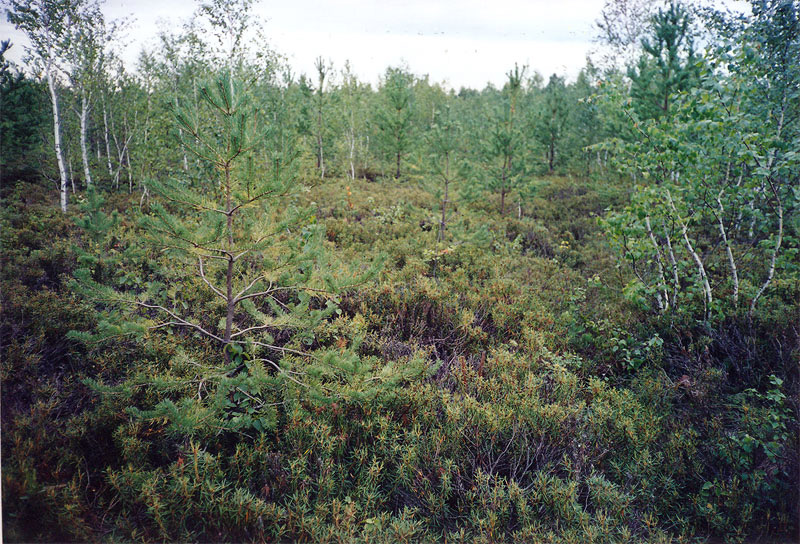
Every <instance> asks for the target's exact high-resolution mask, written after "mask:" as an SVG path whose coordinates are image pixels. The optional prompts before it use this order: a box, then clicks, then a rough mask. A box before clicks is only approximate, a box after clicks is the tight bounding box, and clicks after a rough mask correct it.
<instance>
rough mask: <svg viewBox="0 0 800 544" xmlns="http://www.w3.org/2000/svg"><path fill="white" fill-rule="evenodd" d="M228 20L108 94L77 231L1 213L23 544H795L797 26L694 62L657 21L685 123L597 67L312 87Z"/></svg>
mask: <svg viewBox="0 0 800 544" xmlns="http://www.w3.org/2000/svg"><path fill="white" fill-rule="evenodd" d="M236 5H240V6H242V7H243V8H247V7H249V6H250V3H249V2H227V1H226V2H216V3H213V4H208V5H206V6H205V7H204V8H203V11H202V13H205V15H203V17H207V19H201V20H195V21H194V22H193V23H192V24H190V25H189V26H188V27H187V28H186V29H185V31H181V32H180V33H179V34H175V35H168V34H165V35H163V36H162V42H161V44H160V46H159V47H158V48H157V50H156V51H155V52H150V53H145V55H143V57H142V61H141V65H140V70H139V72H138V73H137V74H136V76H135V77H134V76H133V75H132V74H129V73H127V72H125V71H124V70H120V71H119V72H118V73H116V74H111V73H110V72H109V73H106V74H105V75H106V76H107V77H108V80H107V81H105V80H104V81H105V82H99V84H100V90H101V91H103V92H102V93H101V94H102V96H103V99H102V100H101V102H100V103H99V104H98V106H97V107H95V108H94V110H93V116H94V117H93V118H92V123H91V124H90V126H93V127H94V129H95V132H94V134H93V138H94V140H93V141H94V143H95V144H100V145H99V149H100V157H101V158H107V159H113V160H109V161H108V163H107V164H106V165H105V166H107V168H97V169H96V170H99V171H103V172H105V171H107V172H108V176H107V177H106V176H105V174H103V175H102V177H101V178H100V179H98V183H97V184H96V187H94V188H93V189H92V190H87V191H86V192H84V193H79V194H77V195H75V198H76V200H77V201H78V203H79V206H76V208H75V211H73V212H71V214H70V215H68V216H64V215H63V214H61V213H60V212H58V211H57V209H56V208H55V206H54V205H53V204H52V200H53V196H54V195H52V194H51V193H50V192H49V191H48V188H47V187H45V186H44V185H41V186H40V185H31V184H28V183H24V182H17V181H16V180H14V182H13V183H12V184H11V185H4V187H3V189H2V191H1V192H0V196H1V197H2V207H1V208H0V236H1V237H2V238H1V239H0V242H1V243H2V248H3V255H2V264H3V266H2V271H0V292H2V295H3V300H2V305H3V306H2V310H3V311H2V314H0V383H1V384H2V392H1V393H2V395H0V400H1V401H2V407H1V408H2V417H3V420H2V424H3V433H2V453H3V455H2V458H3V467H2V469H3V470H2V476H3V478H2V502H3V516H4V518H3V521H4V528H5V529H4V531H5V533H4V535H3V536H4V539H5V540H8V541H53V540H57V541H92V540H98V539H99V540H113V541H118V540H119V541H148V542H149V541H237V542H250V541H252V542H265V541H275V542H285V541H312V542H365V543H366V542H386V543H389V542H432V541H442V542H451V541H458V542H487V543H488V542H541V543H583V542H620V543H621V542H692V541H700V540H705V539H707V538H708V537H713V538H724V539H728V540H734V541H736V540H742V539H745V538H747V537H748V536H750V535H766V536H767V537H769V538H773V537H774V538H780V536H781V535H784V534H793V531H796V528H797V523H798V520H797V512H796V510H795V508H794V505H796V504H797V499H798V489H799V488H798V485H797V477H798V473H797V467H798V463H800V461H799V460H798V451H797V448H796V447H795V444H794V442H795V438H796V436H797V433H798V417H797V402H796V401H797V399H796V396H797V395H796V392H797V387H798V376H797V345H798V333H797V327H796V323H797V322H800V305H798V301H799V300H800V296H799V295H800V281H798V275H797V273H798V270H799V269H798V265H797V263H796V260H797V259H796V257H797V255H798V251H800V250H799V249H798V247H797V244H798V237H799V236H798V234H799V233H798V231H797V213H796V211H797V199H798V192H797V188H796V185H797V183H796V180H797V172H798V162H797V157H798V155H797V154H796V152H795V148H796V145H795V144H796V140H797V126H798V124H797V114H798V111H797V104H796V100H795V98H796V93H797V88H798V86H797V75H798V71H797V66H796V63H795V62H794V61H795V59H796V57H797V55H796V54H795V53H796V49H797V40H796V39H795V36H796V35H798V33H796V32H794V30H796V25H797V17H796V15H797V12H796V10H795V9H794V6H793V5H790V3H781V2H776V3H766V4H763V5H762V4H758V5H755V6H754V9H753V15H752V17H749V18H743V19H741V20H733V19H727V18H725V17H722V16H719V15H718V14H717V15H716V16H714V18H712V19H708V20H703V21H702V22H705V23H706V24H707V29H708V30H709V31H713V33H714V34H713V40H714V41H713V43H712V45H713V47H711V48H709V49H708V54H707V57H706V60H705V62H704V63H703V67H702V70H700V69H697V70H695V68H696V67H695V68H692V66H690V65H689V63H688V59H689V57H690V56H691V55H690V54H689V51H690V50H691V48H690V47H688V45H687V44H688V43H689V41H688V38H689V35H690V34H691V32H689V28H688V26H681V25H684V23H687V21H688V19H687V18H686V14H685V13H684V12H683V11H682V9H683V8H679V7H676V6H672V7H668V8H666V9H664V10H662V11H661V12H659V14H658V15H657V17H656V19H655V20H654V21H655V22H654V25H653V26H651V28H650V30H651V34H650V38H649V40H648V42H647V44H646V47H645V50H644V53H643V55H644V58H645V59H646V60H647V66H648V67H647V69H648V70H650V71H652V73H653V74H656V75H658V74H662V75H663V74H664V73H666V72H660V71H659V70H661V69H662V68H663V69H665V70H666V71H667V72H669V74H667V75H668V76H669V77H673V76H674V78H677V79H674V78H673V79H669V78H668V79H667V80H665V79H663V78H662V79H659V78H658V77H657V78H655V80H654V81H655V82H656V83H658V84H659V85H661V84H664V85H666V86H664V85H662V88H661V90H664V89H665V88H668V89H669V97H668V98H669V104H668V111H669V116H667V115H661V114H658V115H656V114H654V113H653V112H652V111H651V112H650V113H648V112H647V111H646V110H647V108H648V105H647V104H648V100H651V99H652V98H653V96H655V95H654V94H652V93H651V94H648V92H644V91H648V89H645V88H644V87H642V86H641V85H642V84H644V81H643V80H640V81H638V82H637V81H635V77H637V76H636V75H634V81H633V91H632V92H629V86H628V84H629V83H630V82H629V81H628V80H626V79H625V77H624V75H623V74H621V73H619V72H617V73H603V74H602V77H601V74H600V72H599V71H598V70H596V69H594V68H593V67H592V66H591V65H590V66H587V68H586V70H585V71H584V72H583V73H582V75H581V76H580V77H579V79H578V81H576V82H574V83H572V82H566V81H564V80H562V79H560V78H558V77H554V78H551V79H550V82H549V83H548V85H547V86H543V81H542V80H541V77H540V76H534V77H532V78H530V80H529V81H525V77H524V70H521V69H519V68H517V69H515V70H514V71H512V72H510V73H509V81H508V84H507V85H506V87H505V88H504V89H502V90H497V89H494V88H492V87H491V86H489V87H487V88H486V89H484V90H483V91H473V90H468V89H465V90H462V91H461V92H459V93H458V94H456V93H453V92H450V93H448V92H445V91H444V90H443V89H442V88H441V87H440V86H438V85H436V84H431V83H430V82H429V80H428V79H427V78H425V77H422V78H419V77H414V76H412V75H411V74H410V73H408V72H406V71H404V70H389V71H388V72H387V74H386V79H385V80H384V82H383V86H382V87H381V88H380V89H379V90H378V91H377V92H373V90H372V89H371V88H370V87H369V85H366V84H363V83H360V82H359V81H358V80H357V79H356V78H355V77H354V76H353V75H352V73H350V72H349V71H348V70H345V76H344V81H342V82H341V83H338V82H337V81H336V79H335V78H334V77H330V78H328V77H327V72H326V77H322V78H320V79H319V80H318V81H319V82H320V83H319V85H318V86H317V87H316V89H315V88H313V87H312V86H311V85H310V84H309V82H308V80H307V78H305V77H304V76H300V77H295V76H294V75H293V74H292V73H291V72H290V71H289V70H288V69H285V67H284V66H282V65H281V63H280V62H278V61H277V60H276V58H275V57H273V56H271V54H270V53H269V52H266V53H265V54H264V56H262V57H260V60H256V59H255V57H254V56H252V55H250V54H249V53H248V51H247V49H246V48H245V47H244V44H245V43H246V40H244V41H238V42H236V41H235V40H236V39H237V36H241V35H244V31H245V30H246V29H247V28H250V27H248V25H249V19H248V18H247V13H239V14H234V15H236V17H232V18H227V17H225V16H223V15H224V14H225V13H228V12H227V11H226V10H229V9H231V7H232V6H236ZM245 11H246V10H245ZM673 23H674V24H673ZM204 25H211V26H210V27H208V26H204ZM669 25H672V26H673V27H674V28H669ZM225 28H228V29H233V30H234V31H235V32H234V34H231V36H230V37H231V38H233V41H231V42H225V40H224V38H225V37H226V36H227V34H225V30H224V29H225ZM237 29H238V30H237ZM209 30H210V31H211V34H210V35H211V36H212V37H222V38H223V40H222V41H220V42H219V43H208V42H207V40H205V39H204V33H207V31H209ZM709 39H712V38H711V37H710V38H709ZM226 43H227V44H228V45H230V46H231V47H230V48H228V49H227V50H226V48H225V44H226ZM670 44H672V45H670ZM670 51H673V52H677V53H675V54H673V53H670ZM692 54H693V53H692ZM220 60H221V61H222V62H220ZM228 61H230V62H228ZM273 61H274V62H275V63H276V64H270V63H271V62H273ZM320 64H321V63H320ZM324 68H325V69H327V68H328V66H327V64H325V66H324ZM677 68H681V69H684V70H686V71H687V72H686V73H687V74H688V73H689V72H691V77H689V76H688V75H687V77H686V78H682V76H680V77H679V75H678V74H677V73H676V72H674V71H673V69H677ZM281 69H283V72H281V71H280V70H281ZM321 71H322V69H321ZM643 73H644V72H642V73H641V74H643ZM648 73H649V72H648ZM279 74H280V77H279ZM641 74H639V75H641ZM670 74H671V75H670ZM232 76H233V77H232ZM659 77H660V76H659ZM665 81H666V83H664V82H665ZM326 82H327V83H326ZM659 82H660V83H659ZM323 85H325V86H324V87H323ZM650 90H653V89H650ZM61 91H63V92H64V93H65V96H68V97H69V98H70V99H71V100H73V101H74V100H76V99H77V98H78V96H77V95H74V94H71V93H72V92H73V91H71V90H69V89H61ZM315 91H316V92H315ZM640 91H641V92H643V93H644V94H641V93H640ZM654 92H655V91H654ZM659 92H661V91H659ZM658 104H661V103H660V102H659V103H658ZM539 114H540V115H539ZM4 119H5V118H4ZM487 121H490V123H489V124H487ZM106 122H107V124H108V128H106V126H105V125H106ZM101 127H102V129H101ZM398 127H399V130H395V129H398ZM70 130H71V129H69V128H67V129H66V131H67V132H69V131H70ZM398 134H400V135H401V136H402V137H401V138H399V139H398V137H397V136H398ZM320 137H321V138H320ZM106 139H108V147H107V148H106V145H105V144H106ZM65 141H67V142H73V144H74V140H69V139H68V138H65ZM181 142H182V143H183V144H184V145H185V147H183V148H179V147H178V145H177V144H179V143H181ZM398 142H399V143H400V144H401V145H400V147H398V146H397V145H395V144H398ZM112 146H113V147H112ZM104 148H105V149H104ZM114 148H116V149H114ZM398 149H399V153H400V154H399V155H398V154H397V153H398ZM544 151H547V155H545V154H544V153H543V152H544ZM104 153H105V154H106V155H107V156H106V157H103V154H104ZM72 154H73V155H74V154H75V150H74V149H73V150H72ZM315 156H316V159H315ZM398 157H399V158H400V162H397V160H398ZM75 158H76V156H73V157H72V159H73V161H74V159H75ZM320 159H324V162H323V160H320ZM26 160H27V158H26ZM103 162H104V161H102V160H101V161H99V163H98V165H99V166H103V164H102V163H103ZM389 162H390V163H391V167H392V170H394V173H395V174H397V175H399V174H400V172H399V170H397V169H396V168H397V166H398V165H401V166H402V167H403V169H404V171H405V172H406V174H405V176H404V177H405V178H406V179H408V181H409V182H407V183H396V181H395V180H394V179H388V178H386V177H383V176H380V175H378V173H379V172H381V171H387V170H386V168H387V164H386V163H389ZM544 165H547V168H545V166H544ZM96 166H97V165H96ZM323 166H324V169H325V170H324V171H325V175H324V183H323V182H319V179H320V177H321V173H322V169H323ZM537 168H541V169H542V173H544V170H545V169H546V170H551V169H552V170H554V172H553V174H555V172H559V173H560V172H564V173H566V174H567V175H566V176H565V177H560V176H557V175H548V176H547V177H544V178H541V177H536V176H534V172H535V171H536V169H537ZM575 173H580V175H581V177H579V178H575V177H573V176H572V175H571V174H575ZM126 174H127V176H128V180H129V181H128V190H129V191H130V194H126V192H125V191H120V190H119V189H120V185H121V184H122V183H121V182H120V179H124V177H125V175H126ZM139 174H142V175H141V177H140V176H139ZM343 174H344V175H343ZM504 175H505V177H503V176H504ZM311 180H314V182H313V183H312V182H311ZM499 181H503V183H502V184H500V185H498V184H497V183H499ZM451 184H452V185H451ZM140 189H141V192H139V190H140ZM135 193H137V194H135ZM498 193H499V194H498ZM455 195H457V197H456V196H455ZM506 198H507V199H509V203H510V202H514V203H515V204H516V210H515V212H516V213H513V214H511V213H504V212H505V211H506V210H505V209H504V205H505V199H506ZM498 208H500V210H501V213H498ZM598 218H600V219H599V220H598ZM731 263H734V265H735V267H734V266H732V265H731ZM734 270H735V272H734Z"/></svg>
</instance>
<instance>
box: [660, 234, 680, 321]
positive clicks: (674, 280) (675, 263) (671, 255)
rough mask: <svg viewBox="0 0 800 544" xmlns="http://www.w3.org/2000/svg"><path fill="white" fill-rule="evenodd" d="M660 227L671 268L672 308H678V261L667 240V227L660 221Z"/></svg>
mask: <svg viewBox="0 0 800 544" xmlns="http://www.w3.org/2000/svg"><path fill="white" fill-rule="evenodd" d="M661 226H662V227H664V239H665V240H666V242H667V252H668V253H667V254H668V255H669V263H670V266H671V267H672V307H673V308H677V307H678V291H680V287H681V279H680V276H679V275H678V261H677V259H675V251H674V250H673V249H672V241H671V240H670V238H669V231H668V230H667V225H666V224H665V223H664V222H663V221H662V223H661Z"/></svg>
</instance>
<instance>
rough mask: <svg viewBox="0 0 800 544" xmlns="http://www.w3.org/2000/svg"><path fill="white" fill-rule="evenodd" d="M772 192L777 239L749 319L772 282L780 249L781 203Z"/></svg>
mask: <svg viewBox="0 0 800 544" xmlns="http://www.w3.org/2000/svg"><path fill="white" fill-rule="evenodd" d="M772 191H773V193H774V194H775V198H776V199H777V200H778V237H777V238H776V240H775V249H773V250H772V257H771V258H770V262H769V272H768V273H767V279H766V280H765V281H764V283H763V284H762V285H761V288H760V289H759V290H758V292H757V293H756V296H754V297H753V301H752V302H751V303H750V312H749V315H750V317H752V316H753V312H754V311H755V309H756V302H758V299H759V298H761V295H763V294H764V291H766V290H767V287H769V284H770V283H771V282H772V278H773V276H774V275H775V260H776V259H777V258H778V251H780V249H781V242H782V241H783V202H781V197H780V195H778V191H777V190H776V189H775V187H774V186H773V187H772Z"/></svg>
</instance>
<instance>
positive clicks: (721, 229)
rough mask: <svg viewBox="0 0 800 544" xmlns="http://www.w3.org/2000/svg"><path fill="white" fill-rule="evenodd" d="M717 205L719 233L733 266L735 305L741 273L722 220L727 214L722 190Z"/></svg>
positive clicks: (730, 263) (729, 263)
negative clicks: (737, 267)
mask: <svg viewBox="0 0 800 544" xmlns="http://www.w3.org/2000/svg"><path fill="white" fill-rule="evenodd" d="M717 206H718V209H719V216H717V222H718V224H719V233H720V235H722V241H723V242H724V243H725V252H726V253H727V254H728V265H729V266H730V267H731V278H732V280H733V305H734V306H736V305H737V304H738V303H739V273H738V271H737V269H736V260H735V259H734V258H733V250H732V249H731V244H730V241H729V240H728V234H727V233H726V232H725V223H724V222H723V221H722V216H723V215H724V214H725V208H723V207H722V191H720V192H719V194H717Z"/></svg>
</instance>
